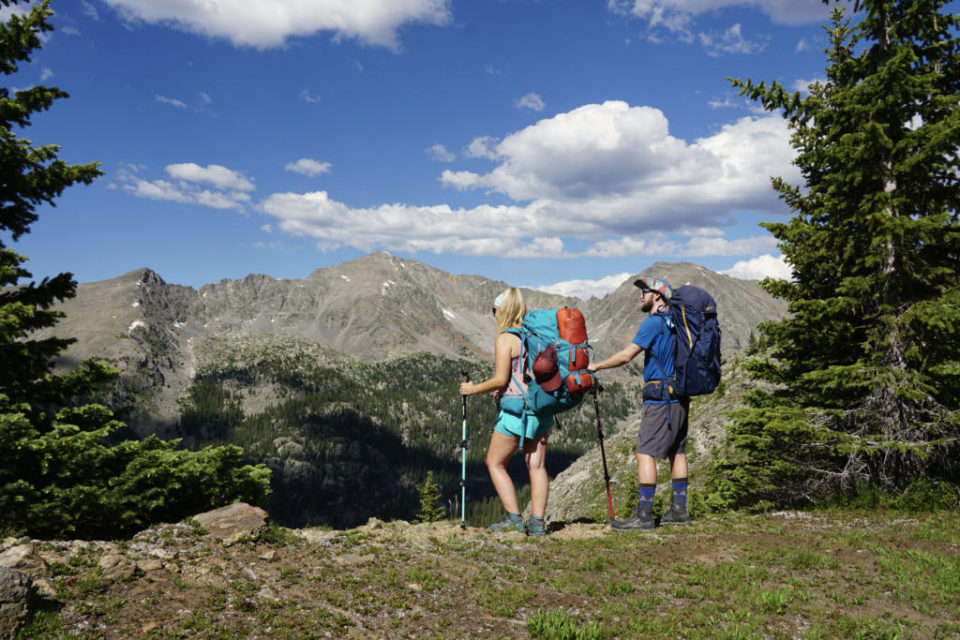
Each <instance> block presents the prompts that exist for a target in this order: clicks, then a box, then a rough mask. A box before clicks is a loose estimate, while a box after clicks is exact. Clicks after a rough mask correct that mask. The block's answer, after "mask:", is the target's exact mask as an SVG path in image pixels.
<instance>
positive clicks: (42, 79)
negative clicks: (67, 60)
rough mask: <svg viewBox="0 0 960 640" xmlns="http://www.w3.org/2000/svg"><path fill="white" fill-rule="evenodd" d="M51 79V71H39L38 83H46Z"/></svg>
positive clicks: (44, 69) (46, 69)
mask: <svg viewBox="0 0 960 640" xmlns="http://www.w3.org/2000/svg"><path fill="white" fill-rule="evenodd" d="M52 77H53V71H52V70H50V69H48V68H46V67H44V68H43V69H41V70H40V82H46V81H47V80H49V79H50V78H52Z"/></svg>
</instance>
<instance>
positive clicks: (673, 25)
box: [607, 0, 830, 56]
mask: <svg viewBox="0 0 960 640" xmlns="http://www.w3.org/2000/svg"><path fill="white" fill-rule="evenodd" d="M736 7H749V8H751V9H755V10H758V11H759V12H760V13H762V14H764V15H766V16H768V17H769V18H770V20H771V21H772V22H774V23H776V24H787V25H799V24H806V23H811V22H826V21H827V19H828V18H829V15H830V14H829V11H830V9H829V7H827V6H826V5H824V4H823V2H822V1H821V0H607V8H608V9H609V10H610V11H613V12H615V13H619V14H621V15H627V16H632V17H636V18H640V19H642V20H646V21H647V33H646V34H645V36H646V39H647V40H648V41H649V42H652V43H655V44H659V43H662V42H665V41H666V40H667V39H666V38H664V37H662V34H663V32H664V31H666V32H668V33H669V34H671V36H672V37H673V38H674V39H676V40H679V41H681V42H685V43H687V44H691V43H693V42H699V43H700V44H701V45H702V46H704V47H705V48H706V50H707V53H708V54H710V55H713V56H717V55H719V54H721V53H728V54H729V53H745V54H750V53H756V52H758V51H761V50H763V49H764V48H765V46H766V44H765V43H763V42H757V41H750V40H747V39H745V38H744V37H743V36H742V34H741V27H740V25H739V24H735V25H733V26H732V27H730V28H728V29H726V30H725V31H723V32H720V33H716V32H710V31H702V30H698V29H697V24H698V22H699V18H700V16H701V15H702V14H706V13H709V14H712V15H715V16H716V15H721V14H719V13H718V12H721V11H722V10H723V9H728V8H736Z"/></svg>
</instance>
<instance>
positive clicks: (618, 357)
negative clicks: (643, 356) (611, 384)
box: [587, 342, 643, 371]
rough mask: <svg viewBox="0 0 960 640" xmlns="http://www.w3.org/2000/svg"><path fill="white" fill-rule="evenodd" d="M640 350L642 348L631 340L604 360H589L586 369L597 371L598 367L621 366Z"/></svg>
mask: <svg viewBox="0 0 960 640" xmlns="http://www.w3.org/2000/svg"><path fill="white" fill-rule="evenodd" d="M642 351H643V349H641V348H640V347H638V346H637V345H635V344H634V343H632V342H631V343H630V344H628V345H627V346H625V347H624V348H623V349H621V350H620V351H618V352H617V353H615V354H613V355H612V356H610V357H609V358H607V359H606V360H603V361H601V362H591V363H590V364H589V365H587V369H589V370H590V371H599V370H600V369H613V368H614V367H622V366H623V365H625V364H627V363H628V362H630V361H631V360H633V359H634V358H636V357H637V356H638V355H639V354H640V353H641V352H642Z"/></svg>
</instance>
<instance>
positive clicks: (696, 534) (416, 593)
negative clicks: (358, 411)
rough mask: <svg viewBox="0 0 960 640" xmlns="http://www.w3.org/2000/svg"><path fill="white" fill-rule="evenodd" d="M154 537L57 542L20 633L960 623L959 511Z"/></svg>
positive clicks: (878, 629) (611, 633)
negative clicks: (47, 590) (121, 572)
mask: <svg viewBox="0 0 960 640" xmlns="http://www.w3.org/2000/svg"><path fill="white" fill-rule="evenodd" d="M157 544H158V545H159V548H161V549H165V550H166V552H165V553H158V552H156V551H152V552H150V553H152V555H153V556H154V557H155V558H156V557H157V556H165V557H164V558H163V560H162V562H156V561H155V562H153V564H152V565H150V564H149V563H148V564H146V565H143V566H147V567H148V570H147V571H142V570H141V571H137V572H136V573H135V574H134V575H133V576H132V577H129V578H127V579H125V580H120V581H116V582H108V581H105V580H104V579H103V578H102V570H101V569H100V568H99V567H98V560H99V558H98V556H99V555H102V554H103V553H105V551H104V549H102V548H101V549H98V548H94V547H91V548H87V549H85V550H84V549H81V550H77V549H75V548H71V549H69V550H68V549H65V550H64V551H63V553H64V557H63V558H62V562H60V563H59V564H58V563H54V564H52V565H51V572H52V573H53V574H54V575H55V576H56V578H55V579H54V581H53V583H54V586H55V588H56V590H57V593H58V597H59V599H60V602H61V603H63V606H62V608H60V609H58V610H49V611H47V612H44V613H42V614H41V615H39V616H38V617H37V618H36V619H35V621H34V622H33V624H32V625H31V626H30V627H28V628H25V629H23V630H22V631H21V636H20V637H22V638H73V637H78V638H140V637H146V638H291V639H293V638H328V637H329V638H547V639H560V638H570V639H581V638H582V639H588V638H647V637H649V638H703V639H708V638H709V639H711V640H713V639H718V638H721V639H722V638H725V639H735V638H804V639H827V638H830V639H833V638H858V639H878V640H879V639H890V640H893V639H899V638H960V514H958V513H956V512H947V513H944V512H941V513H932V514H923V515H918V516H910V517H906V516H904V515H903V514H893V515H890V514H885V513H879V512H837V511H830V512H809V513H807V512H784V513H778V514H768V515H761V516H748V515H742V514H741V515H731V516H725V517H721V518H707V519H702V520H700V521H698V522H696V523H694V524H693V525H690V526H686V527H680V526H673V527H663V528H658V529H656V530H654V531H652V532H635V533H634V532H631V533H617V532H613V531H611V530H610V529H609V527H607V526H605V525H602V524H593V523H566V524H565V523H553V524H552V530H551V533H550V535H548V536H547V537H545V538H541V539H528V538H525V537H524V536H523V535H522V534H518V533H512V534H492V533H489V532H487V531H485V530H482V529H473V528H468V529H467V530H466V531H461V530H460V528H459V526H458V523H451V522H442V523H432V524H423V525H409V524H407V523H404V522H391V523H380V522H376V521H373V522H371V524H369V525H367V526H365V527H361V528H358V529H352V530H348V531H324V530H305V531H299V532H293V531H289V530H284V529H277V528H275V527H274V528H272V529H270V530H269V531H268V533H267V534H266V535H263V536H261V537H260V539H259V540H257V541H252V540H251V541H245V542H240V543H238V544H235V545H232V546H224V545H223V544H222V543H221V542H219V541H216V540H213V539H211V538H210V537H209V536H204V535H201V532H192V533H188V534H182V533H178V534H176V535H174V534H170V533H169V532H167V533H163V532H160V534H158V538H157ZM138 549H139V550H138ZM47 551H48V552H49V551H50V548H47ZM120 551H121V552H122V554H124V555H125V556H127V557H130V558H133V559H136V558H137V557H138V554H140V555H143V554H144V553H146V552H145V551H144V548H143V547H139V548H138V547H137V545H135V544H133V543H127V544H123V545H120ZM161 565H162V566H161ZM151 567H152V568H151Z"/></svg>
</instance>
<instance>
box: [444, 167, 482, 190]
mask: <svg viewBox="0 0 960 640" xmlns="http://www.w3.org/2000/svg"><path fill="white" fill-rule="evenodd" d="M440 182H441V183H442V184H443V185H444V186H445V187H453V188H454V189H456V190H457V191H466V190H467V189H472V188H474V187H475V186H477V185H478V184H479V183H480V174H477V173H474V172H473V171H450V170H449V169H445V170H444V172H443V173H442V174H440Z"/></svg>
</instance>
